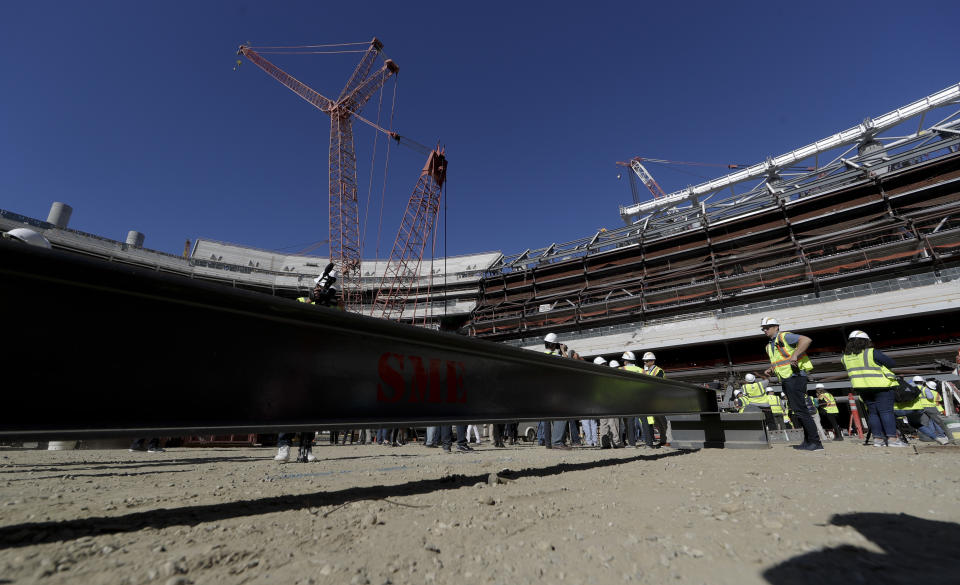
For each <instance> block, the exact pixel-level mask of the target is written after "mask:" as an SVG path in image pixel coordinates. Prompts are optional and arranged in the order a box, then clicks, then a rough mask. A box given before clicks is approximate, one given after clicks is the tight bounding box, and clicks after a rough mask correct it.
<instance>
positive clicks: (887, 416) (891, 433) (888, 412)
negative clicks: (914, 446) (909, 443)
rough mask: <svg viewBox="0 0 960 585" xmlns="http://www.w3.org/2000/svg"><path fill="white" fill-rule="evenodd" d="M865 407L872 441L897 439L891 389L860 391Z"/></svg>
mask: <svg viewBox="0 0 960 585" xmlns="http://www.w3.org/2000/svg"><path fill="white" fill-rule="evenodd" d="M860 398H862V399H863V403H864V404H866V405H867V422H868V423H869V424H870V432H871V433H873V438H874V439H883V438H884V437H894V438H896V437H897V418H896V417H895V416H894V415H893V401H894V397H893V388H891V389H889V390H881V391H876V392H874V391H862V390H861V391H860Z"/></svg>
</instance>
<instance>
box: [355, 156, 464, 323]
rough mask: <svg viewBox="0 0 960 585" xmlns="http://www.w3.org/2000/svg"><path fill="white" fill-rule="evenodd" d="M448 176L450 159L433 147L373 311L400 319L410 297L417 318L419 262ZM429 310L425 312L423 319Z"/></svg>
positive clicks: (413, 317) (433, 223) (406, 213)
mask: <svg viewBox="0 0 960 585" xmlns="http://www.w3.org/2000/svg"><path fill="white" fill-rule="evenodd" d="M446 177H447V159H446V158H445V157H444V153H443V151H442V150H437V149H434V150H432V151H430V154H429V156H428V157H427V163H426V164H425V165H424V167H423V170H422V171H421V172H420V178H419V179H418V180H417V185H416V187H415V188H414V190H413V194H412V195H411V196H410V201H409V202H408V203H407V210H406V212H405V213H404V216H403V221H402V222H401V223H400V230H399V231H398V232H397V239H396V240H395V241H394V243H393V250H392V251H391V252H390V259H389V260H388V261H387V266H386V268H385V269H384V272H383V278H382V279H381V280H380V286H378V287H377V294H376V297H375V298H374V301H373V307H372V308H371V309H370V314H371V315H372V316H375V317H382V318H384V319H400V318H401V317H402V316H403V313H404V308H405V307H406V306H407V304H408V301H409V300H411V299H412V300H413V308H412V321H413V322H414V323H416V320H417V303H418V300H419V293H420V266H421V264H422V262H423V253H424V250H425V249H426V247H427V243H428V242H429V241H430V236H431V234H432V233H433V232H434V227H435V225H436V221H437V216H438V214H439V211H440V195H441V193H442V190H443V183H444V181H445V180H446ZM427 292H428V294H429V291H427ZM426 317H427V313H426V312H425V313H424V323H425V322H426Z"/></svg>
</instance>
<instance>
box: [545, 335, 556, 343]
mask: <svg viewBox="0 0 960 585" xmlns="http://www.w3.org/2000/svg"><path fill="white" fill-rule="evenodd" d="M543 340H544V341H545V342H547V343H556V342H557V334H556V333H547V336H546V337H544V338H543Z"/></svg>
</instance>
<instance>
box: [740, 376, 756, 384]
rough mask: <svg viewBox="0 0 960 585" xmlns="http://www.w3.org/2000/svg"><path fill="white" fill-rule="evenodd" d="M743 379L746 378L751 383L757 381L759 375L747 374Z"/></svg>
mask: <svg viewBox="0 0 960 585" xmlns="http://www.w3.org/2000/svg"><path fill="white" fill-rule="evenodd" d="M743 379H744V380H746V381H747V382H748V383H750V384H753V383H754V382H756V381H757V377H756V376H754V375H753V374H747V375H746V376H744V377H743Z"/></svg>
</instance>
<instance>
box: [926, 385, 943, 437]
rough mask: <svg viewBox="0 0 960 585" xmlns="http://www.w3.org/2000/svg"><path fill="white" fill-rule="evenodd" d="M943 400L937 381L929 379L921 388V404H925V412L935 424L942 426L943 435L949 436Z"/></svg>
mask: <svg viewBox="0 0 960 585" xmlns="http://www.w3.org/2000/svg"><path fill="white" fill-rule="evenodd" d="M941 400H942V398H941V397H940V393H939V392H937V381H936V380H927V381H926V382H925V383H924V384H923V386H922V387H921V388H920V404H921V405H923V412H924V413H926V415H927V416H928V417H930V420H931V421H933V424H935V425H937V426H938V427H940V430H941V431H943V436H944V437H947V423H946V421H944V420H943V410H942V409H943V407H942V406H941V404H940V401H941ZM948 438H949V437H948Z"/></svg>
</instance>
